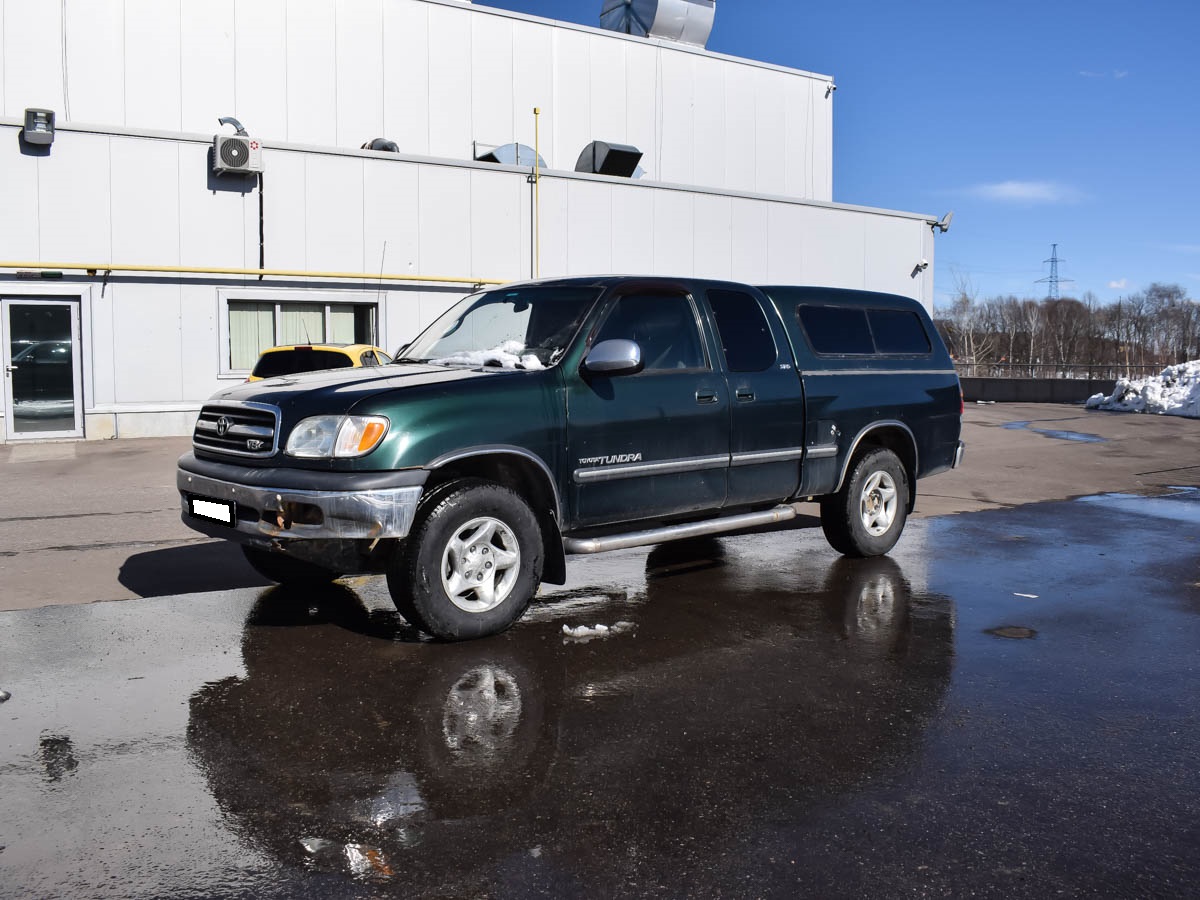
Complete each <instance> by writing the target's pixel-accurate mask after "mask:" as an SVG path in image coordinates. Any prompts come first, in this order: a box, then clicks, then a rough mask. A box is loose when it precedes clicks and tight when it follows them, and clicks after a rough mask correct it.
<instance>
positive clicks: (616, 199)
mask: <svg viewBox="0 0 1200 900" xmlns="http://www.w3.org/2000/svg"><path fill="white" fill-rule="evenodd" d="M610 191H611V193H612V217H613V228H612V248H613V250H612V271H613V272H622V273H625V274H635V273H638V272H653V271H654V197H655V195H656V194H657V193H658V192H657V191H655V190H653V189H652V188H645V187H638V186H637V185H634V184H631V185H622V186H621V188H620V190H612V189H611V188H610Z"/></svg>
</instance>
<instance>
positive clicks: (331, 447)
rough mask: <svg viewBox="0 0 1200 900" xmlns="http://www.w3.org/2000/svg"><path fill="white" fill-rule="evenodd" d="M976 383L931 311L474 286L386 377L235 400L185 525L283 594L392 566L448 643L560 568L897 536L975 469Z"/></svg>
mask: <svg viewBox="0 0 1200 900" xmlns="http://www.w3.org/2000/svg"><path fill="white" fill-rule="evenodd" d="M962 411H963V407H962V393H961V391H960V389H959V383H958V377H957V376H956V374H955V371H954V366H953V364H952V362H951V360H950V357H949V355H948V354H947V352H946V349H945V346H944V345H943V344H942V341H941V339H940V338H939V337H938V334H937V332H936V330H935V329H934V327H933V324H932V322H931V321H930V319H929V316H928V315H927V313H926V312H925V310H924V308H923V307H922V306H921V305H920V304H919V303H917V302H915V301H913V300H910V299H907V298H904V297H898V296H893V295H889V294H878V293H869V292H865V291H850V290H838V289H832V288H819V287H786V286H778V287H750V286H748V285H744V284H736V283H731V282H721V281H704V280H695V279H667V278H639V277H628V276H621V277H618V276H605V277H596V278H565V279H557V280H547V281H537V282H529V283H525V284H514V285H507V286H504V287H499V288H495V289H489V290H485V291H481V292H479V293H476V294H472V295H471V296H469V297H466V298H465V299H463V300H462V301H460V302H459V303H457V304H456V305H455V306H454V307H452V308H451V309H450V310H449V311H447V312H446V313H445V314H444V315H442V316H441V317H440V318H439V319H437V321H435V322H434V323H433V324H432V325H431V326H430V327H429V328H428V329H426V330H425V331H424V332H423V333H422V334H421V335H420V336H419V337H418V338H417V339H416V340H415V341H413V343H411V344H409V345H408V346H407V347H404V348H402V349H401V351H400V352H399V353H398V354H397V356H396V358H395V360H394V361H393V362H392V363H391V364H390V365H386V366H380V367H375V368H366V369H351V370H348V369H338V370H331V371H326V372H312V373H306V374H303V375H294V376H285V377H278V378H269V379H266V380H264V381H259V382H256V383H253V384H245V385H239V386H238V387H235V388H231V389H229V390H225V391H221V392H219V393H218V394H216V395H215V396H214V397H213V398H212V399H211V400H209V401H208V402H207V403H206V404H205V405H204V407H203V409H202V410H201V412H200V416H199V418H198V420H197V422H196V430H195V433H194V436H193V441H192V443H193V447H194V451H193V452H192V453H188V454H185V455H184V456H183V457H182V458H181V459H180V460H179V467H178V472H177V484H178V487H179V491H180V494H181V498H182V515H183V521H184V522H185V523H186V524H188V525H189V526H191V527H192V528H194V529H196V530H197V531H200V532H202V533H204V534H207V535H210V536H213V537H223V538H229V539H231V540H235V541H238V542H239V543H241V544H242V546H243V550H244V552H245V554H246V558H247V559H248V560H249V561H250V563H251V564H252V565H253V566H254V567H255V568H256V569H257V570H258V571H259V572H260V573H261V574H263V575H264V576H265V577H267V578H268V579H270V580H272V581H278V582H281V583H289V584H291V583H306V582H307V583H312V582H314V581H328V580H332V579H334V578H337V577H338V576H340V575H348V574H362V573H377V574H378V573H386V575H387V583H388V588H389V590H390V592H391V595H392V599H393V600H394V601H395V604H396V607H397V609H398V610H399V611H400V613H401V614H402V615H403V616H404V617H405V618H406V619H408V620H409V621H410V622H411V623H412V624H414V625H415V626H417V627H418V628H420V629H422V630H424V631H427V632H428V633H430V634H432V635H434V636H435V637H438V638H442V639H445V640H462V639H467V638H474V637H481V636H484V635H488V634H495V633H497V632H499V631H503V630H504V629H505V628H507V627H508V626H510V625H511V624H512V623H513V622H515V621H516V620H517V619H519V618H520V617H521V615H522V614H523V613H524V611H525V609H526V607H527V606H528V605H529V602H530V600H531V599H532V598H533V596H534V594H535V593H536V592H537V589H538V585H539V584H540V583H541V582H542V581H547V582H551V583H555V584H561V583H563V582H564V581H565V578H566V556H567V555H568V554H576V553H597V552H600V551H604V550H613V549H619V548H625V547H634V546H642V545H649V544H657V543H661V542H664V541H670V540H677V539H680V538H688V537H695V536H700V535H712V534H720V533H726V532H731V531H738V530H742V529H747V528H752V527H761V526H771V525H776V524H782V523H785V522H787V521H789V520H791V519H794V518H795V517H796V516H797V515H798V514H799V510H800V508H801V507H800V504H801V503H802V502H806V501H812V500H819V501H820V509H821V525H822V528H823V530H824V532H825V536H826V537H827V539H828V540H829V542H830V544H831V545H832V546H833V547H834V548H835V549H836V550H838V551H839V552H841V553H843V554H846V555H850V556H877V555H880V554H884V553H887V552H888V550H890V549H891V548H892V546H893V545H894V544H895V543H896V541H897V539H898V538H899V537H900V533H901V531H902V530H903V528H904V523H905V520H906V518H907V515H908V513H909V511H910V510H911V509H912V507H913V503H914V502H915V499H916V481H917V479H918V478H921V477H924V476H926V475H933V474H936V473H938V472H942V471H945V470H947V469H950V468H952V467H955V466H957V465H958V464H959V463H960V462H961V459H962V453H963V445H962V441H961V440H960V437H959V436H960V430H961V425H962Z"/></svg>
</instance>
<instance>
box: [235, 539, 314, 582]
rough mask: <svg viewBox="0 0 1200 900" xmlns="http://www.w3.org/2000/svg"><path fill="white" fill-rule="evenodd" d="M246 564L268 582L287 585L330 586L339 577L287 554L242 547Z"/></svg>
mask: <svg viewBox="0 0 1200 900" xmlns="http://www.w3.org/2000/svg"><path fill="white" fill-rule="evenodd" d="M242 553H243V554H245V556H246V562H248V563H250V565H251V566H252V567H253V568H254V571H256V572H257V573H258V574H259V575H261V576H262V577H263V578H265V579H267V580H268V581H274V582H276V583H278V584H286V585H305V584H328V583H329V582H331V581H333V580H334V579H335V578H337V577H338V573H337V572H331V571H330V570H329V569H325V568H322V567H321V566H318V565H316V564H315V563H310V562H305V561H304V560H302V559H296V558H295V557H294V556H288V555H287V554H286V553H271V552H270V551H268V550H260V549H258V548H257V547H247V546H244V545H243V546H242Z"/></svg>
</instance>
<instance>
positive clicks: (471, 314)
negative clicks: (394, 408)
mask: <svg viewBox="0 0 1200 900" xmlns="http://www.w3.org/2000/svg"><path fill="white" fill-rule="evenodd" d="M599 296H600V289H599V288H595V287H553V286H550V287H529V288H510V289H506V288H501V289H499V290H494V291H485V292H483V293H479V294H472V295H471V296H469V297H465V298H463V299H462V300H460V301H459V302H458V303H456V304H455V305H454V306H452V307H451V308H450V309H449V310H447V311H446V312H445V313H444V314H442V316H440V317H439V318H438V319H437V321H435V322H434V323H433V324H432V325H430V326H429V327H428V328H427V329H425V331H424V332H422V333H421V336H420V337H418V338H417V339H416V340H415V341H413V342H412V344H410V345H409V346H408V347H407V348H405V350H404V351H403V352H402V353H400V354H399V355H397V357H396V359H395V362H397V363H403V362H424V363H432V364H434V365H441V366H494V367H497V368H503V369H545V368H547V367H549V366H553V365H554V364H555V363H557V362H558V361H559V360H560V359H561V358H562V355H563V354H564V353H565V352H566V350H567V347H568V346H570V344H571V341H572V339H573V338H574V337H575V333H576V332H577V331H578V330H579V326H580V324H581V323H582V322H583V320H584V317H585V316H587V313H588V310H590V309H591V307H592V304H594V303H595V302H596V299H597V298H598V297H599Z"/></svg>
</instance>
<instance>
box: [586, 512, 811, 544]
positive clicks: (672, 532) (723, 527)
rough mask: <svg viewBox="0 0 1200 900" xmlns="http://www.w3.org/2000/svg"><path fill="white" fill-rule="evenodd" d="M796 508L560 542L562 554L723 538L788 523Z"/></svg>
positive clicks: (795, 513)
mask: <svg viewBox="0 0 1200 900" xmlns="http://www.w3.org/2000/svg"><path fill="white" fill-rule="evenodd" d="M799 507H800V504H799V503H784V504H781V505H779V506H776V507H775V508H774V509H768V510H765V511H763V512H756V513H744V514H742V515H739V516H726V517H725V518H722V519H709V520H708V521H705V522H691V523H689V524H687V525H668V526H666V527H664V528H650V529H648V530H646V531H631V532H628V533H626V534H614V535H613V536H612V537H598V538H582V539H581V538H563V550H565V551H566V552H567V553H603V552H604V551H606V550H624V549H626V548H628V547H645V546H647V545H648V544H662V543H665V542H667V541H678V540H683V539H684V538H693V537H705V536H707V535H710V534H724V533H725V532H728V531H740V530H741V529H743V528H755V527H757V526H759V525H777V524H779V523H780V522H789V521H791V520H792V519H794V518H796V516H798V515H799V514H800V509H799Z"/></svg>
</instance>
